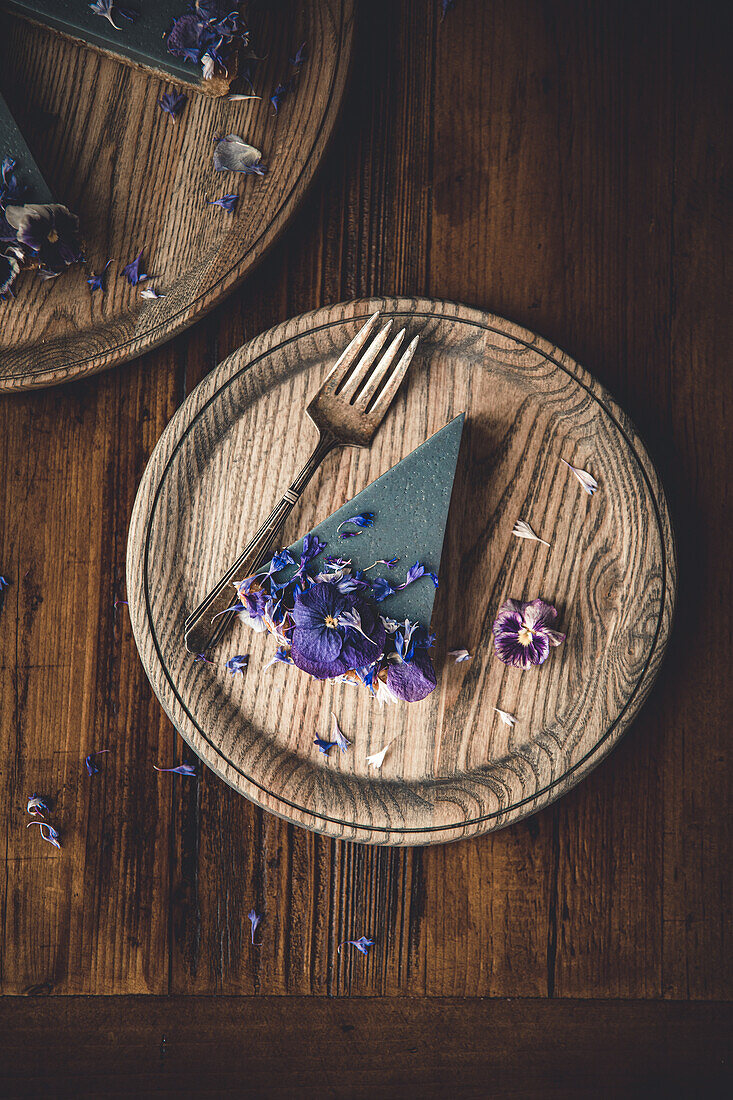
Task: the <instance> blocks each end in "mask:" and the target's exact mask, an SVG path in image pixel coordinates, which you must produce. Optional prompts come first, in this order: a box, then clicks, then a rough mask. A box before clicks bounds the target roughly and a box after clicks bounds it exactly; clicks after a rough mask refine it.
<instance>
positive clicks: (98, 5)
mask: <svg viewBox="0 0 733 1100" xmlns="http://www.w3.org/2000/svg"><path fill="white" fill-rule="evenodd" d="M89 7H90V8H91V10H92V11H93V12H94V14H95V15H101V16H102V18H103V19H106V20H107V22H108V23H110V24H111V26H113V27H114V29H115V30H116V31H121V30H122V27H118V25H117V24H116V23H115V21H114V17H115V15H119V16H120V17H121V18H122V19H127V20H129V21H130V23H134V22H135V20H136V19H137V16H138V13H137V12H136V11H132V9H131V8H122V7H120V5H119V4H115V3H114V2H113V0H95V3H93V4H90V5H89Z"/></svg>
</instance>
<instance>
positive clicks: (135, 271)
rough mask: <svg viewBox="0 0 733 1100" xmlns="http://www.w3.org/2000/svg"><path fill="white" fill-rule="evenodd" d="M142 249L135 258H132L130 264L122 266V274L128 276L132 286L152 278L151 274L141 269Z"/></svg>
mask: <svg viewBox="0 0 733 1100" xmlns="http://www.w3.org/2000/svg"><path fill="white" fill-rule="evenodd" d="M142 257H143V254H142V249H141V250H140V252H138V254H137V256H136V257H135V259H134V260H130V262H129V264H127V265H126V266H125V267H123V268H122V274H123V275H124V276H125V277H126V279H127V281H128V283H129V284H130V286H137V284H138V283H142V282H144V281H145V279H150V278H151V276H150V275H146V274H145V273H144V272H142V271H141V270H140V261H141V260H142Z"/></svg>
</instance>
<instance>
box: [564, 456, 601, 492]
mask: <svg viewBox="0 0 733 1100" xmlns="http://www.w3.org/2000/svg"><path fill="white" fill-rule="evenodd" d="M560 461H561V462H565V459H564V458H561V459H560ZM565 465H566V466H567V467H568V469H569V470H572V471H573V473H574V474H575V476H576V477H577V479H578V481H579V482H580V484H581V485H582V486H583V488H584V489H585V491H586V493H587V494H588V496H590V497H592V496H593V494H594V493H595V491H596V489H597V488H598V482H597V481H596V479H595V478H594V477H593V475H592V474H589V473H588V471H587V470H580V469H578V467H577V466H571V465H570V463H569V462H565Z"/></svg>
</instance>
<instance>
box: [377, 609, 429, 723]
mask: <svg viewBox="0 0 733 1100" xmlns="http://www.w3.org/2000/svg"><path fill="white" fill-rule="evenodd" d="M434 640H435V639H434V637H433V635H432V634H429V633H428V631H427V630H425V628H424V627H422V626H420V624H419V623H411V622H410V621H409V619H406V620H405V622H404V624H401V625H400V626H399V628H398V629H397V630H395V631H394V647H395V653H394V655H393V656H392V658H391V660H390V663H389V665H388V667H387V687H388V688H389V690H390V692H391V693H392V694H393V695H395V696H396V697H397V698H398V699H402V700H404V702H406V703H417V702H419V700H420V699H424V698H425V697H426V695H429V694H430V692H431V691H433V689H434V688H435V685H436V683H437V679H436V676H435V669H434V668H433V662H432V661H431V660H430V655H429V654H428V649H429V648H430V646H432V644H433V642H434Z"/></svg>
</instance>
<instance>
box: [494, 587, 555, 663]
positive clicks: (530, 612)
mask: <svg viewBox="0 0 733 1100" xmlns="http://www.w3.org/2000/svg"><path fill="white" fill-rule="evenodd" d="M556 618H557V611H556V610H555V608H554V607H553V606H552V604H549V603H545V601H544V600H539V599H537V600H532V601H531V602H529V603H523V602H522V601H521V600H507V601H506V603H503V604H502V605H501V607H500V608H499V612H498V614H497V616H496V621H495V622H494V625H493V628H492V630H493V633H494V648H495V650H496V655H497V657H498V658H499V660H500V661H503V663H504V664H505V665H513V666H514V667H515V668H523V669H527V668H531V667H532V665H541V664H542V663H543V662H544V661H546V660H547V658H548V656H549V654H550V648H551V647H552V646H558V645H560V643H561V642H564V641H565V635H564V634H560V633H559V631H557V630H552V629H551V628H550V625H549V624H550V623H551V622H553V621H554V620H555V619H556Z"/></svg>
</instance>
